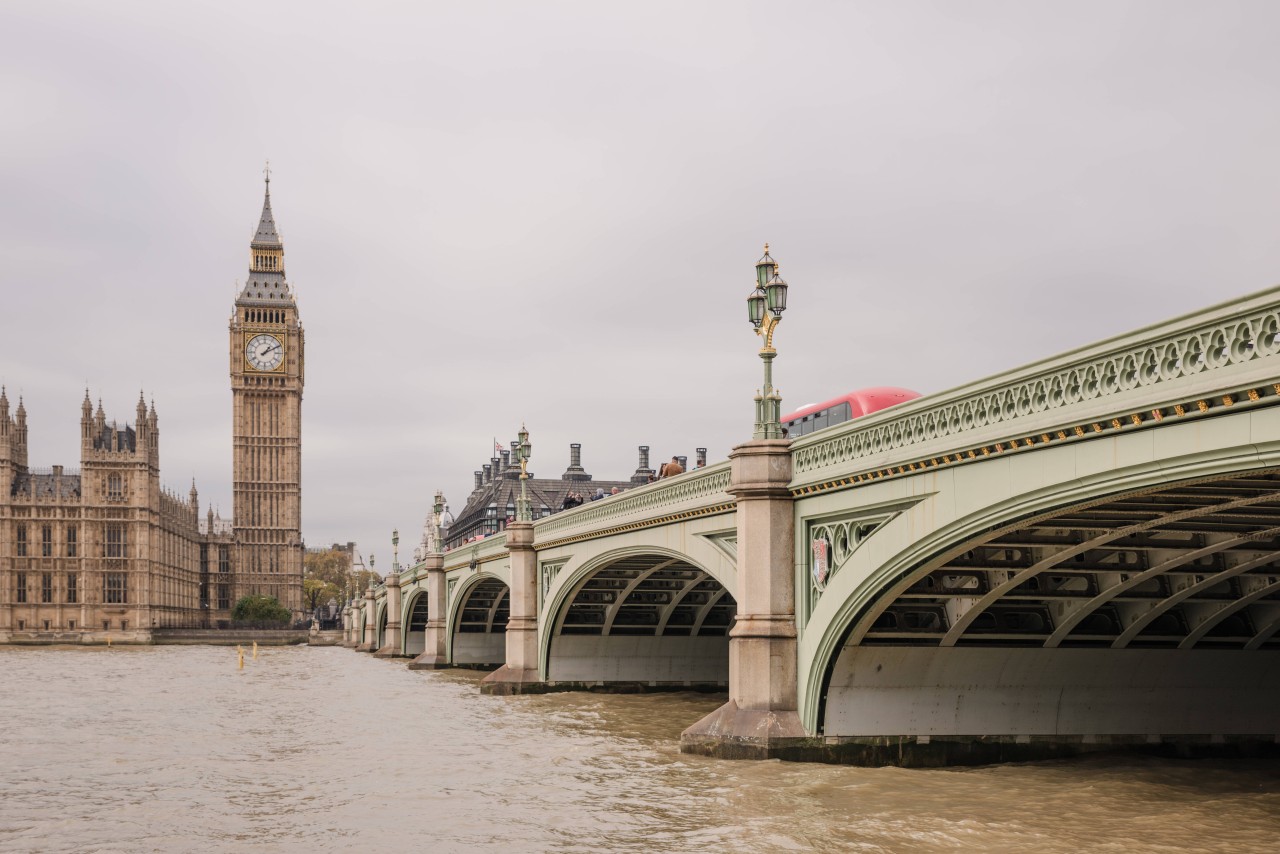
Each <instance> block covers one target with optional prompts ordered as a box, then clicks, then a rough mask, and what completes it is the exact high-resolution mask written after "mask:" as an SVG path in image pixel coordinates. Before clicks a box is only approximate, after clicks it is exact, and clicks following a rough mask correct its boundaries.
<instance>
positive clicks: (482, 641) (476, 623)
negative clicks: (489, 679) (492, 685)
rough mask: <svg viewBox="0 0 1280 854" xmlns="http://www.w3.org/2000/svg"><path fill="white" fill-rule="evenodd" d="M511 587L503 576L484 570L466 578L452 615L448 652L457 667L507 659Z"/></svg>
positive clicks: (489, 664) (490, 664) (496, 663)
mask: <svg viewBox="0 0 1280 854" xmlns="http://www.w3.org/2000/svg"><path fill="white" fill-rule="evenodd" d="M510 611H511V588H510V587H509V586H508V585H507V582H506V581H505V580H503V579H502V578H501V577H500V576H498V575H495V574H493V573H490V572H480V573H477V574H475V575H473V576H471V577H470V578H468V579H467V580H466V581H465V582H463V584H462V586H461V588H459V590H458V591H457V593H456V594H455V595H454V597H453V602H452V603H451V606H450V610H449V617H448V626H449V634H448V637H447V638H446V640H445V656H446V658H447V659H448V661H449V663H450V664H452V665H454V666H455V667H485V668H492V667H500V666H501V665H502V664H504V663H505V662H506V660H507V646H506V643H507V635H506V632H507V618H508V616H509V615H510Z"/></svg>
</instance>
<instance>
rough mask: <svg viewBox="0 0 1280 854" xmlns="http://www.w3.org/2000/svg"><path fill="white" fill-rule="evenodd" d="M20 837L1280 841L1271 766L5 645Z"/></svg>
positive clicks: (357, 662) (632, 848)
mask: <svg viewBox="0 0 1280 854" xmlns="http://www.w3.org/2000/svg"><path fill="white" fill-rule="evenodd" d="M0 673H2V674H3V677H0V720H3V721H4V725H3V727H2V728H0V756H3V762H2V763H0V793H2V797H0V850H3V851H15V852H16V851H20V852H77V853H79V852H130V854H134V852H187V851H192V852H195V851H199V852H236V854H239V852H245V851H254V852H259V851H261V852H303V851H305V852H329V851H334V852H338V851H342V852H349V851H351V850H353V846H359V848H360V850H371V851H400V850H423V851H431V852H452V851H499V850H503V851H506V850H513V849H515V850H520V851H523V852H535V851H556V852H597V851H602V850H605V851H617V852H645V854H652V852H655V851H682V852H683V851H688V852H703V851H705V852H713V851H714V852H738V851H742V852H759V851H779V852H786V851H850V852H876V853H877V854H879V852H886V854H897V852H913V854H914V852H950V851H973V850H981V851H989V852H1005V851H1007V852H1015V851H1017V852H1025V851H1045V852H1076V851H1081V850H1087V851H1093V852H1104V854H1105V852H1117V854H1119V852H1124V854H1145V853H1146V852H1151V854H1155V852H1165V851H1172V850H1177V851H1186V852H1217V851H1223V850H1239V851H1261V850H1274V849H1273V847H1272V846H1274V843H1275V839H1276V837H1277V834H1278V833H1280V794H1278V793H1280V770H1277V768H1276V766H1275V765H1274V764H1267V763H1247V762H1237V763H1226V762H1178V761H1166V760H1145V759H1115V758H1110V759H1107V758H1101V759H1091V760H1086V761H1077V762H1046V763H1032V764H1026V765H1005V766H995V767H989V768H980V769H970V770H963V771H914V770H903V769H898V768H881V769H862V768H844V767H835V766H819V765H801V764H791V763H780V762H718V761H715V760H709V759H704V758H701V757H692V756H684V755H681V754H680V753H679V752H678V750H677V739H678V737H679V734H680V731H681V730H682V729H683V728H684V727H685V726H687V725H688V724H689V723H691V722H693V721H696V720H697V719H698V718H700V717H702V716H703V715H704V714H706V713H707V712H709V711H711V710H712V709H713V708H715V707H716V705H718V704H719V703H720V702H722V701H723V698H722V697H717V696H707V695H700V694H666V695H622V696H608V695H595V694H553V695H545V696H538V697H515V698H505V697H485V696H482V695H480V693H479V691H478V688H477V683H478V682H479V679H480V677H481V674H477V673H472V672H468V671H446V672H413V671H409V670H407V669H406V668H405V667H404V666H403V663H402V662H396V661H382V660H374V659H372V658H370V657H369V656H366V655H359V654H356V653H352V652H350V651H348V650H344V649H331V648H330V649H308V648H287V649H264V650H262V651H261V653H260V656H259V658H258V659H257V660H256V661H254V660H248V661H246V663H245V669H244V670H237V669H236V666H235V652H234V650H229V649H226V648H215V647H185V648H179V647H158V648H136V649H133V648H127V647H116V648H114V649H112V650H109V651H108V650H101V649H93V650H85V649H78V648H52V649H12V648H4V649H0Z"/></svg>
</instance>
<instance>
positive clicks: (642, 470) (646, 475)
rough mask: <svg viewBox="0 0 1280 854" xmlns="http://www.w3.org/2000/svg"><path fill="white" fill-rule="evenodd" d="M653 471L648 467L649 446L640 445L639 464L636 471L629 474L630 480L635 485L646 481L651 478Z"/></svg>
mask: <svg viewBox="0 0 1280 854" xmlns="http://www.w3.org/2000/svg"><path fill="white" fill-rule="evenodd" d="M653 475H654V471H653V469H651V468H649V446H648V445H641V446H640V466H639V467H638V468H637V469H636V473H635V474H633V475H631V482H632V483H634V484H636V485H637V486H639V485H641V484H645V483H648V482H649V481H650V480H652V479H653Z"/></svg>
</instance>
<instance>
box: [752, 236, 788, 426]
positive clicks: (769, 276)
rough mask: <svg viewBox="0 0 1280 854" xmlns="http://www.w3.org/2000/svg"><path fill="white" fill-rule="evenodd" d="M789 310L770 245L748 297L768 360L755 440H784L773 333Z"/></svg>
mask: <svg viewBox="0 0 1280 854" xmlns="http://www.w3.org/2000/svg"><path fill="white" fill-rule="evenodd" d="M786 310H787V283H786V282H784V281H783V280H782V276H780V275H779V274H778V262H777V261H774V260H773V258H771V257H770V256H769V244H768V243H766V244H765V245H764V257H763V258H761V259H760V260H759V261H757V262H756V288H755V290H754V291H752V292H751V294H750V296H748V297H747V319H748V320H750V321H751V325H752V326H754V327H755V330H756V334H757V335H759V336H760V337H761V338H763V339H764V346H762V347H761V348H760V358H761V359H762V360H763V361H764V388H763V389H761V390H760V391H759V392H757V393H756V426H755V432H754V433H752V438H753V439H781V438H782V424H781V423H780V420H781V418H782V395H781V394H779V393H778V390H777V389H775V388H774V387H773V359H774V357H775V356H777V355H778V351H777V350H775V349H773V333H774V330H776V329H777V328H778V324H779V323H781V322H782V313H783V312H784V311H786Z"/></svg>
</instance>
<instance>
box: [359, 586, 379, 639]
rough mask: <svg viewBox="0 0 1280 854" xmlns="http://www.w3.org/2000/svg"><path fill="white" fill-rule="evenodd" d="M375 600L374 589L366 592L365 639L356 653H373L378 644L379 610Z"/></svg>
mask: <svg viewBox="0 0 1280 854" xmlns="http://www.w3.org/2000/svg"><path fill="white" fill-rule="evenodd" d="M377 607H378V606H377V602H376V601H375V600H374V598H373V588H372V587H370V588H369V589H368V590H366V591H365V592H364V638H363V640H361V642H360V645H359V646H358V647H356V652H373V651H374V650H375V649H377V644H378V610H377Z"/></svg>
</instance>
